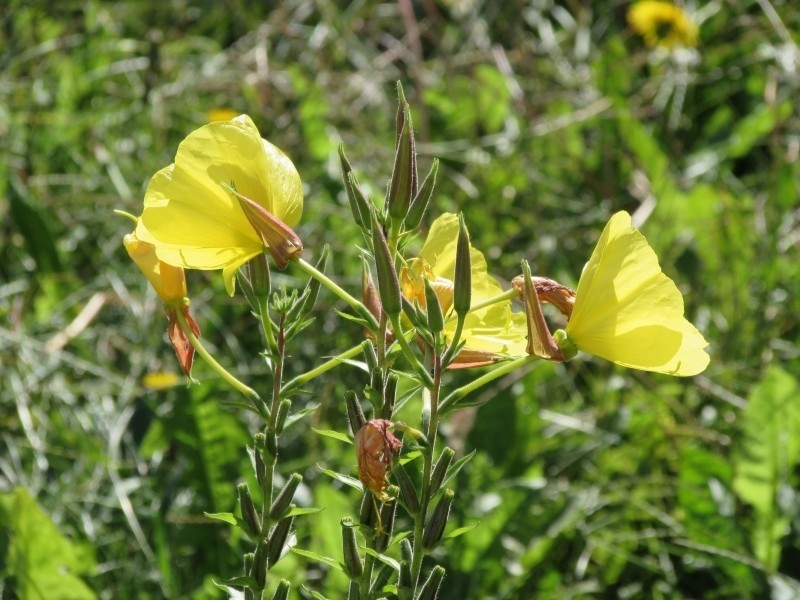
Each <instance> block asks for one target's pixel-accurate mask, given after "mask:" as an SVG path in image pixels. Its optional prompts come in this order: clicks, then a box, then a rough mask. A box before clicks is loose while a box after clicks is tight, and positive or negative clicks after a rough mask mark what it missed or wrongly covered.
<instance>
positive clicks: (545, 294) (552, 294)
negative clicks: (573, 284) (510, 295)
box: [511, 275, 575, 319]
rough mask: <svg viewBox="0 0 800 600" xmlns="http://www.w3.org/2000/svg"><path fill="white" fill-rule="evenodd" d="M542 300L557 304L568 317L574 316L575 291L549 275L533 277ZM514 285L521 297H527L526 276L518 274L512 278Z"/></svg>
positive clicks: (537, 293)
mask: <svg viewBox="0 0 800 600" xmlns="http://www.w3.org/2000/svg"><path fill="white" fill-rule="evenodd" d="M531 282H532V283H533V287H534V289H535V290H536V295H537V297H538V298H539V301H540V302H548V303H550V304H552V305H553V306H555V307H556V308H557V309H558V310H559V311H560V312H561V314H563V315H564V316H565V317H567V319H569V318H570V317H571V316H572V309H573V307H574V306H575V292H574V291H573V290H572V289H570V288H568V287H567V286H565V285H561V284H560V283H558V282H557V281H553V280H552V279H548V278H547V277H531ZM511 285H512V287H513V288H514V289H515V290H517V293H518V294H519V297H520V298H521V299H524V298H525V276H524V275H517V276H516V277H514V279H512V280H511Z"/></svg>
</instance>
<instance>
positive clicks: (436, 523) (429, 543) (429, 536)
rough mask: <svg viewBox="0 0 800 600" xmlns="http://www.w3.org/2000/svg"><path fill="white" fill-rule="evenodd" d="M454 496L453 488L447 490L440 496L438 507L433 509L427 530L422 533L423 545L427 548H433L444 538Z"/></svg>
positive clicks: (426, 526)
mask: <svg viewBox="0 0 800 600" xmlns="http://www.w3.org/2000/svg"><path fill="white" fill-rule="evenodd" d="M454 496H455V492H453V490H450V489H448V490H445V491H444V494H442V497H441V498H439V502H438V503H437V504H436V508H434V509H433V514H432V515H431V518H430V519H429V520H428V523H427V524H426V525H425V532H424V533H423V535H422V547H423V548H425V549H426V550H432V549H433V548H434V547H435V546H436V544H437V543H439V540H441V539H442V534H443V533H444V528H445V527H446V526H447V519H448V518H449V517H450V507H451V506H452V505H453V497H454Z"/></svg>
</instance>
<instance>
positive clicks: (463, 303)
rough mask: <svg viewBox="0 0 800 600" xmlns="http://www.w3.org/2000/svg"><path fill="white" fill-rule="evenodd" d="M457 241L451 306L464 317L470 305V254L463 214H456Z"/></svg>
mask: <svg viewBox="0 0 800 600" xmlns="http://www.w3.org/2000/svg"><path fill="white" fill-rule="evenodd" d="M458 225H459V229H458V242H456V269H455V278H454V282H453V285H454V290H453V308H454V309H455V311H456V314H457V315H458V316H460V317H462V318H463V317H466V316H467V313H468V312H469V309H470V307H471V306H472V256H471V255H470V243H469V232H468V231H467V226H466V225H465V224H464V215H462V214H459V215H458Z"/></svg>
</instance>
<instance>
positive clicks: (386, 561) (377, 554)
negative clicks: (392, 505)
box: [360, 532, 410, 573]
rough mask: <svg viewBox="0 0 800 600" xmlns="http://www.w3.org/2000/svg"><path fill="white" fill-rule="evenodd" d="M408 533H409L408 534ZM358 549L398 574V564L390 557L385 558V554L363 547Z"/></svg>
mask: <svg viewBox="0 0 800 600" xmlns="http://www.w3.org/2000/svg"><path fill="white" fill-rule="evenodd" d="M409 533H410V532H409ZM360 548H361V549H362V550H363V551H364V552H366V553H367V554H369V555H370V556H371V557H373V558H375V559H377V560H379V561H381V562H382V563H383V564H385V565H389V566H390V567H392V568H393V569H394V570H395V571H397V572H398V573H399V572H400V563H399V562H397V561H396V560H395V559H393V558H392V557H391V556H386V555H385V554H381V553H380V552H376V551H375V550H373V549H372V548H366V547H364V546H360Z"/></svg>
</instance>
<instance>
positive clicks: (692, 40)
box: [628, 0, 697, 48]
mask: <svg viewBox="0 0 800 600" xmlns="http://www.w3.org/2000/svg"><path fill="white" fill-rule="evenodd" d="M628 23H629V24H630V26H631V27H633V29H634V30H635V31H636V32H637V33H638V34H639V35H641V36H642V37H643V38H644V41H645V43H646V44H647V45H648V46H650V47H651V48H653V47H662V48H680V47H683V48H686V47H694V46H696V45H697V25H695V24H694V23H693V22H692V20H691V19H690V18H689V15H687V14H686V12H685V11H684V10H683V9H682V8H681V7H680V6H676V5H675V4H673V3H672V2H661V1H657V0H644V1H643V2H637V3H636V4H634V5H633V6H631V8H630V10H629V11H628Z"/></svg>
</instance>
